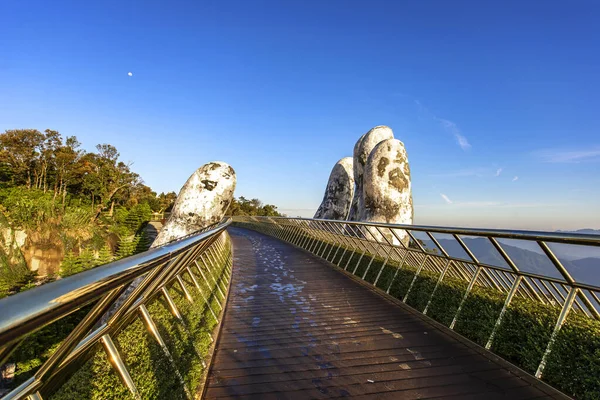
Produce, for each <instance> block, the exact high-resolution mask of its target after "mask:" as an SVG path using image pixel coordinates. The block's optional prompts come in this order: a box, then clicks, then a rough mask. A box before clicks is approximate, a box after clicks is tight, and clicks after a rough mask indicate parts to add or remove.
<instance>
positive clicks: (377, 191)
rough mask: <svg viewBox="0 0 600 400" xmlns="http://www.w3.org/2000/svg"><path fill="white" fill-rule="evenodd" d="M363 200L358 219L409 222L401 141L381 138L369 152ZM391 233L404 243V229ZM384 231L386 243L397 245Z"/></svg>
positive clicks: (405, 161)
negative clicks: (382, 139) (387, 241)
mask: <svg viewBox="0 0 600 400" xmlns="http://www.w3.org/2000/svg"><path fill="white" fill-rule="evenodd" d="M363 201H364V203H363V207H362V208H361V209H360V210H359V219H360V221H364V222H382V223H388V224H412V222H413V215H414V214H413V201H412V189H411V181H410V167H409V165H408V156H407V154H406V149H405V148H404V144H403V143H402V142H401V141H399V140H397V139H387V140H384V141H382V142H381V143H379V144H378V145H377V146H375V148H374V149H373V151H372V152H371V154H370V155H369V158H368V159H367V162H366V165H365V168H364V176H363ZM369 231H370V232H371V233H372V234H373V236H375V238H376V239H377V240H380V241H384V239H383V237H382V236H381V234H380V233H379V232H378V231H377V230H376V229H375V228H369ZM395 232H396V234H397V235H398V236H399V237H400V239H401V240H402V242H403V243H404V244H408V240H409V237H408V234H407V233H406V232H404V231H399V230H397V231H395ZM384 234H385V235H386V237H387V238H388V240H390V242H393V243H395V244H399V243H398V240H397V239H395V238H394V237H393V235H392V234H391V233H390V232H387V231H385V230H384Z"/></svg>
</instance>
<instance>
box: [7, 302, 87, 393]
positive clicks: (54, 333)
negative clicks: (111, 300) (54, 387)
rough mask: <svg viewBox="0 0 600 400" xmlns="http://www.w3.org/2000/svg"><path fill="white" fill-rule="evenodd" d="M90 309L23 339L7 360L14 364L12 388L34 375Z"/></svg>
mask: <svg viewBox="0 0 600 400" xmlns="http://www.w3.org/2000/svg"><path fill="white" fill-rule="evenodd" d="M90 309H91V306H86V307H84V308H82V309H80V310H78V311H76V312H74V313H73V314H71V315H69V316H67V317H65V318H63V319H61V320H59V321H57V322H54V323H52V324H50V325H48V326H46V327H44V328H42V329H40V330H39V331H37V332H34V333H32V334H30V335H29V336H27V337H26V338H25V340H24V341H23V342H22V343H21V344H20V345H19V347H17V349H16V350H15V351H14V352H13V353H12V354H11V356H10V357H9V359H8V362H14V363H16V370H15V378H14V381H13V382H12V385H13V387H16V386H18V385H19V384H21V383H23V382H24V381H26V380H27V379H28V378H30V377H31V376H32V375H33V374H34V373H35V371H36V370H37V369H38V368H39V367H40V366H41V365H42V364H43V362H44V361H46V360H47V359H48V358H49V357H50V356H51V355H52V354H53V353H54V352H55V351H56V349H57V348H58V346H59V345H60V343H62V341H63V340H64V339H65V338H66V337H67V335H68V334H69V333H71V331H72V330H73V329H74V328H75V326H76V325H77V324H78V323H79V321H81V319H82V318H83V317H84V316H85V314H86V313H87V312H88V311H89V310H90Z"/></svg>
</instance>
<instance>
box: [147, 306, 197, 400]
mask: <svg viewBox="0 0 600 400" xmlns="http://www.w3.org/2000/svg"><path fill="white" fill-rule="evenodd" d="M139 310H140V314H141V316H142V319H143V320H144V323H145V325H146V329H148V331H149V332H150V334H151V335H152V336H153V337H154V339H155V340H156V342H157V343H158V345H159V346H160V348H161V349H162V351H163V353H164V354H165V357H167V360H169V362H170V363H171V365H172V367H173V371H174V372H175V375H177V378H178V379H179V383H180V384H181V386H183V390H184V391H185V395H186V397H187V398H188V399H192V394H191V393H190V390H189V389H188V387H187V385H186V384H185V380H184V379H183V376H182V375H181V373H180V372H179V369H178V368H177V365H176V364H175V360H174V359H173V356H171V352H169V349H168V348H167V344H166V343H165V341H164V340H163V338H162V337H161V336H160V332H159V331H158V328H157V327H156V324H155V323H154V321H153V320H152V316H151V315H150V313H149V312H148V309H147V308H146V306H145V305H143V304H142V305H141V306H140V307H139Z"/></svg>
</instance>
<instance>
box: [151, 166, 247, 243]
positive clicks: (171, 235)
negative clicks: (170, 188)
mask: <svg viewBox="0 0 600 400" xmlns="http://www.w3.org/2000/svg"><path fill="white" fill-rule="evenodd" d="M235 185H236V176H235V171H234V170H233V168H231V167H230V166H229V165H228V164H226V163H224V162H220V161H216V162H209V163H207V164H204V165H203V166H202V167H200V168H198V169H197V170H196V171H195V172H194V173H193V174H192V176H190V178H189V179H188V180H187V182H186V183H185V185H183V187H182V188H181V191H180V192H179V195H178V196H177V200H176V201H175V205H174V206H173V211H172V212H171V216H170V217H169V220H168V221H167V222H166V224H165V226H164V227H163V228H162V229H161V231H160V232H159V234H158V236H157V237H156V239H155V240H154V242H153V243H152V246H151V247H159V246H162V245H164V244H165V243H168V242H170V241H172V240H176V239H179V238H181V237H183V236H186V235H188V234H190V233H193V232H195V231H197V230H200V229H202V228H204V227H206V226H208V225H211V224H214V223H217V222H219V221H220V220H221V219H222V218H223V216H224V215H225V212H226V211H227V209H228V208H229V206H230V204H231V202H232V201H233V191H234V190H235Z"/></svg>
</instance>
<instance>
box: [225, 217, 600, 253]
mask: <svg viewBox="0 0 600 400" xmlns="http://www.w3.org/2000/svg"><path fill="white" fill-rule="evenodd" d="M233 218H234V220H235V219H236V218H239V217H233ZM252 218H259V219H260V218H265V219H266V218H270V219H282V220H298V221H313V222H314V221H321V222H330V223H336V224H348V225H357V226H377V227H380V228H393V229H407V230H411V231H419V232H434V233H443V234H449V235H468V236H482V237H487V236H494V237H497V238H501V239H518V240H530V241H538V240H543V241H545V242H553V243H567V244H574V245H584V246H600V235H594V234H589V233H571V232H569V233H567V232H545V231H529V230H512V229H488V228H461V227H447V226H437V225H408V224H386V223H381V222H362V221H339V220H333V219H313V218H289V217H252Z"/></svg>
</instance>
